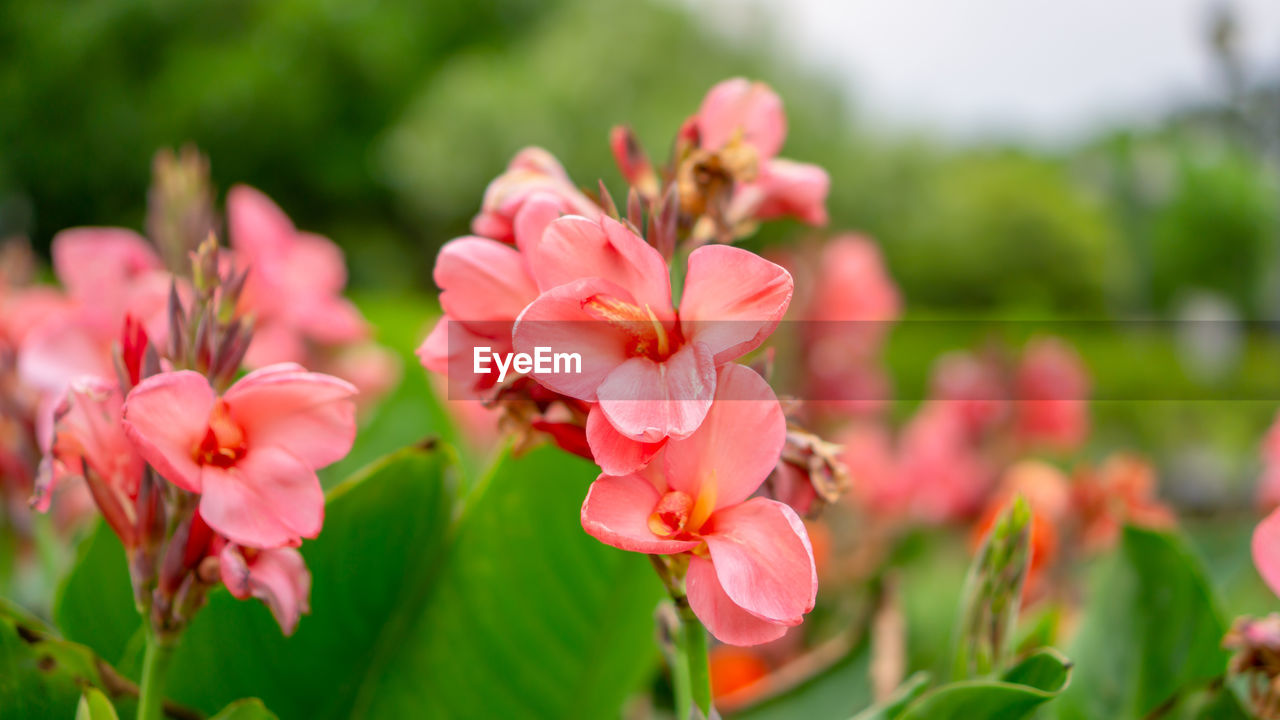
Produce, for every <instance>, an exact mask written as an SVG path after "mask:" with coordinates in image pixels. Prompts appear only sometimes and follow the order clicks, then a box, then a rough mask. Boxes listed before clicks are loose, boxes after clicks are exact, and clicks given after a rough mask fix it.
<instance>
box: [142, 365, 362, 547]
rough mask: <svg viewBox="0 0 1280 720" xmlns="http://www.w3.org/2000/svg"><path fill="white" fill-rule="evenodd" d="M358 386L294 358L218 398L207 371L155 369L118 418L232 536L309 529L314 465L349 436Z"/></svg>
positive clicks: (263, 541) (332, 455)
mask: <svg viewBox="0 0 1280 720" xmlns="http://www.w3.org/2000/svg"><path fill="white" fill-rule="evenodd" d="M355 395H356V389H355V388H354V387H353V386H352V385H351V384H350V383H348V382H346V381H344V380H339V379H338V378H335V377H332V376H329V375H321V374H318V373H310V372H307V371H306V370H304V369H303V368H302V367H301V366H299V365H295V364H292V363H281V364H278V365H270V366H268V367H265V368H261V369H259V370H256V371H254V372H251V373H249V374H248V375H246V376H245V377H243V378H241V379H240V380H239V381H238V382H236V384H235V385H232V386H231V388H230V389H229V390H227V392H226V393H224V394H223V395H222V396H221V397H218V395H217V394H216V393H215V392H214V390H213V388H212V387H210V385H209V381H208V380H207V379H205V377H204V376H202V375H200V374H198V373H195V372H191V371H187V370H184V371H178V372H168V373H162V374H160V375H155V376H153V377H150V378H147V379H146V380H143V381H142V383H140V384H139V385H138V386H137V387H136V388H134V389H133V391H132V392H130V393H129V397H128V398H127V400H126V402H125V406H124V426H125V432H126V433H127V434H128V437H129V439H130V440H131V441H133V443H134V445H135V446H136V447H137V448H138V452H139V453H141V455H142V457H143V458H144V459H146V461H147V462H148V463H150V464H151V466H152V467H154V468H155V469H156V471H157V472H159V473H160V474H161V475H162V476H164V477H165V478H166V479H167V480H169V481H170V482H172V483H173V484H175V485H177V486H178V487H180V488H182V489H184V490H187V491H190V492H193V493H198V494H200V506H199V509H200V514H201V515H202V516H203V518H204V520H205V522H207V523H208V524H209V527H211V528H212V529H213V530H215V531H217V532H218V533H220V534H222V535H224V536H226V537H227V538H228V539H229V540H231V541H232V542H234V543H237V544H239V545H246V546H250V547H258V548H273V547H279V546H282V545H286V544H295V543H297V541H298V539H299V538H303V537H306V538H313V537H315V536H316V535H317V534H318V533H319V532H320V526H321V524H322V522H323V519H324V493H323V491H322V490H321V488H320V481H319V479H318V478H317V477H316V473H315V471H316V470H317V469H319V468H322V467H324V466H326V465H329V464H331V463H333V462H336V461H337V460H339V459H341V458H342V457H343V456H345V455H346V454H347V452H349V451H350V449H351V444H352V442H353V441H354V439H355V433H356V426H355V402H354V397H355Z"/></svg>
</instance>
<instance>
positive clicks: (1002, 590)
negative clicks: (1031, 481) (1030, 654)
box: [954, 495, 1031, 678]
mask: <svg viewBox="0 0 1280 720" xmlns="http://www.w3.org/2000/svg"><path fill="white" fill-rule="evenodd" d="M1030 561H1031V506H1030V505H1028V504H1027V501H1026V500H1025V499H1023V497H1022V496H1021V495H1018V496H1015V497H1014V499H1013V501H1012V502H1011V503H1010V504H1009V505H1008V506H1007V507H1006V508H1005V509H1004V511H1002V512H1001V513H1000V516H999V517H998V518H997V519H996V521H995V523H994V524H993V525H992V526H991V531H990V532H988V533H987V537H986V539H985V540H984V541H983V543H982V547H981V548H980V549H979V550H978V556H977V557H976V558H975V559H974V561H973V565H971V566H970V568H969V576H968V579H967V580H966V581H965V589H964V594H963V595H962V596H961V603H962V605H961V612H960V626H959V633H958V638H957V648H956V662H955V667H954V675H955V676H956V677H957V678H967V677H978V676H983V675H988V674H991V673H994V672H997V671H999V670H1000V669H1001V668H1002V667H1003V666H1004V664H1005V661H1006V660H1007V659H1008V658H1009V653H1010V650H1011V647H1012V644H1013V629H1014V625H1015V624H1016V623H1017V620H1018V611H1019V609H1020V607H1021V604H1022V585H1023V583H1024V582H1025V581H1026V578H1027V569H1028V567H1029V564H1030Z"/></svg>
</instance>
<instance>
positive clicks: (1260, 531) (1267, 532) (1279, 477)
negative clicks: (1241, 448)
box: [1252, 415, 1280, 595]
mask: <svg viewBox="0 0 1280 720" xmlns="http://www.w3.org/2000/svg"><path fill="white" fill-rule="evenodd" d="M1262 463H1263V475H1262V479H1261V482H1259V484H1258V505H1259V506H1260V507H1261V508H1263V509H1264V510H1266V511H1267V513H1268V514H1267V516H1266V517H1265V518H1264V519H1263V520H1262V522H1260V523H1258V526H1257V528H1255V529H1254V531H1253V545H1252V547H1253V564H1254V566H1256V567H1257V568H1258V573H1259V574H1260V575H1262V579H1263V580H1264V581H1266V583H1267V587H1269V588H1271V591H1272V592H1274V593H1275V594H1276V595H1280V507H1277V506H1278V505H1280V415H1277V416H1276V420H1275V421H1274V422H1273V423H1272V426H1271V428H1270V429H1269V430H1267V434H1266V437H1264V438H1263V441H1262Z"/></svg>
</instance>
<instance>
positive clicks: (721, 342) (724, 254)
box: [680, 245, 795, 365]
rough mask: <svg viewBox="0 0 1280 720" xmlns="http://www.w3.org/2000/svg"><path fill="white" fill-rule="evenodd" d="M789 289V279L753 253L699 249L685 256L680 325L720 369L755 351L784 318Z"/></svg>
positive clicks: (791, 284)
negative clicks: (704, 348) (687, 268)
mask: <svg viewBox="0 0 1280 720" xmlns="http://www.w3.org/2000/svg"><path fill="white" fill-rule="evenodd" d="M794 288H795V283H794V281H792V279H791V273H789V272H787V271H786V269H784V268H783V267H782V266H781V265H777V264H775V263H771V262H769V261H768V260H765V259H764V258H762V257H760V256H759V255H756V254H755V253H753V252H749V251H747V250H743V249H741V248H735V247H729V246H728V245H708V246H705V247H700V248H698V249H697V250H694V251H693V253H692V254H691V255H689V274H688V277H687V278H686V279H685V283H684V296H683V298H682V299H681V301H680V325H681V327H682V328H683V329H684V331H685V337H687V338H690V339H691V340H696V341H697V342H701V343H706V345H707V347H709V348H711V351H712V353H714V355H715V361H716V364H717V365H723V364H724V363H726V362H729V361H730V360H733V359H735V358H738V357H741V356H742V355H744V354H746V353H748V352H750V351H752V350H754V349H756V348H758V347H760V344H761V343H763V342H764V341H765V339H766V338H768V337H769V335H770V334H771V333H772V332H773V330H774V328H776V327H777V326H778V321H779V320H781V319H782V316H783V315H785V314H786V312H787V306H788V305H790V304H791V295H792V292H793V291H794Z"/></svg>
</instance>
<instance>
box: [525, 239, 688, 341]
mask: <svg viewBox="0 0 1280 720" xmlns="http://www.w3.org/2000/svg"><path fill="white" fill-rule="evenodd" d="M529 265H530V267H531V269H532V270H533V274H534V277H536V278H537V280H538V286H539V287H541V288H544V289H547V288H554V287H558V286H560V285H564V284H565V283H569V282H573V281H574V280H581V279H583V278H592V277H595V278H603V279H605V280H608V281H610V282H612V283H615V284H617V285H618V286H620V287H623V288H626V290H627V293H628V294H629V295H630V296H631V297H632V299H633V300H634V301H635V302H636V303H637V304H638V305H640V306H641V307H644V306H646V305H647V306H649V308H650V309H651V310H652V311H653V313H654V314H655V315H656V316H657V317H658V319H659V320H667V319H669V318H670V317H671V276H670V274H669V273H668V271H667V264H666V262H665V261H664V260H663V259H662V255H661V253H659V252H658V251H657V250H655V249H654V248H653V246H651V245H649V243H647V242H645V241H644V240H643V239H642V238H641V237H640V236H638V235H636V234H635V233H633V232H631V231H630V230H628V229H627V228H626V227H625V226H624V225H622V223H620V222H618V221H617V220H614V219H613V218H611V217H607V216H601V218H600V219H599V220H588V219H587V218H584V217H579V216H576V215H570V216H567V217H562V218H560V219H559V220H556V221H554V222H552V223H551V224H550V225H548V226H547V228H546V230H544V231H543V233H542V237H541V239H540V240H539V242H538V244H537V245H536V246H535V247H534V249H533V253H532V256H531V257H530V260H529Z"/></svg>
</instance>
